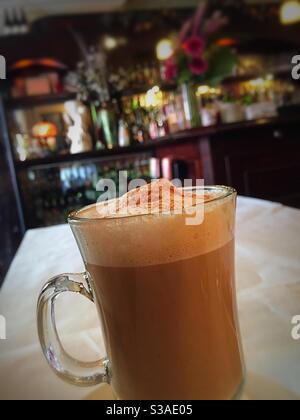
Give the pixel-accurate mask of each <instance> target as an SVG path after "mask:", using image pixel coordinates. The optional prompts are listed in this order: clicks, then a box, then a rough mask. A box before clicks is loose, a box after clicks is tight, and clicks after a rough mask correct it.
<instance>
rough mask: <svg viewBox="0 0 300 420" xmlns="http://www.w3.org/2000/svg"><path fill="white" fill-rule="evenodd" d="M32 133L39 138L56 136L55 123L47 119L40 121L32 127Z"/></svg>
mask: <svg viewBox="0 0 300 420" xmlns="http://www.w3.org/2000/svg"><path fill="white" fill-rule="evenodd" d="M32 134H33V136H34V137H36V138H39V139H47V138H49V137H56V136H57V134H58V130H57V127H56V125H55V124H53V123H51V122H49V121H41V122H38V123H36V124H35V125H34V126H33V127H32Z"/></svg>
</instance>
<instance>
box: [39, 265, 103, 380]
mask: <svg viewBox="0 0 300 420" xmlns="http://www.w3.org/2000/svg"><path fill="white" fill-rule="evenodd" d="M71 278H72V279H78V280H79V281H78V282H75V281H72V280H70V279H71ZM65 292H71V293H77V294H80V295H82V296H85V297H86V298H87V299H89V300H90V301H92V302H93V303H95V301H94V295H93V292H92V289H91V286H90V283H89V279H88V274H87V273H82V274H62V275H60V276H57V277H54V278H52V279H51V280H50V281H49V282H48V283H47V284H46V285H45V286H44V288H43V290H42V292H41V294H40V296H39V299H38V305H37V324H38V335H39V339H40V343H41V346H42V350H43V353H44V356H45V357H46V360H47V361H48V364H49V365H50V367H51V368H52V369H53V370H54V372H55V373H56V374H57V375H58V376H59V377H60V378H61V379H63V380H65V381H67V382H68V383H70V384H72V385H78V386H93V385H98V384H102V383H109V382H110V374H109V361H108V359H107V358H104V359H101V360H99V361H96V362H81V361H79V360H76V359H74V358H73V357H71V356H70V355H69V354H68V353H67V352H66V351H65V350H64V348H63V346H62V343H61V341H60V338H59V336H58V333H57V328H56V321H55V301H56V299H57V298H58V297H59V296H60V295H61V294H62V293H65Z"/></svg>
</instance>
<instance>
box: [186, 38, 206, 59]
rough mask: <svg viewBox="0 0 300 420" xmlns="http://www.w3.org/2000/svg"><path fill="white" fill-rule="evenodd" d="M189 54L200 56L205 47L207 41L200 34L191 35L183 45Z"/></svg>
mask: <svg viewBox="0 0 300 420" xmlns="http://www.w3.org/2000/svg"><path fill="white" fill-rule="evenodd" d="M182 47H183V49H184V51H185V52H186V54H187V55H190V56H192V57H199V55H201V54H202V53H203V50H204V48H205V41H204V39H203V38H202V37H200V36H191V37H190V38H188V39H187V40H186V41H185V42H184V43H183V45H182Z"/></svg>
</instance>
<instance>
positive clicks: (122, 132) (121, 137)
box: [118, 116, 130, 147]
mask: <svg viewBox="0 0 300 420" xmlns="http://www.w3.org/2000/svg"><path fill="white" fill-rule="evenodd" d="M118 143H119V146H120V147H128V146H129V145H130V132H129V127H128V124H127V121H126V119H125V117H124V116H122V117H121V118H120V120H119V130H118Z"/></svg>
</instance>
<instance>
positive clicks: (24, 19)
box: [20, 9, 29, 34]
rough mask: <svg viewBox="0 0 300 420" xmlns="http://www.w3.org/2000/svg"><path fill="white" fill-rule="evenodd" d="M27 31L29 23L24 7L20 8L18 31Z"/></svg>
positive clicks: (23, 32)
mask: <svg viewBox="0 0 300 420" xmlns="http://www.w3.org/2000/svg"><path fill="white" fill-rule="evenodd" d="M27 32H29V25H28V20H27V16H26V13H25V11H24V9H20V33H21V34H26V33H27Z"/></svg>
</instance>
